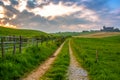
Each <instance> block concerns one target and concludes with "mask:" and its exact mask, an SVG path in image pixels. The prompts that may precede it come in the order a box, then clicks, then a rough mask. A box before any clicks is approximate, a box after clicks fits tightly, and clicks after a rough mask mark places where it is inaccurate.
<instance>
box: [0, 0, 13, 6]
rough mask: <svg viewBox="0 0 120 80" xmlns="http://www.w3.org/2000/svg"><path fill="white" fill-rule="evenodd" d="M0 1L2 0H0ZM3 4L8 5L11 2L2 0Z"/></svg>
mask: <svg viewBox="0 0 120 80" xmlns="http://www.w3.org/2000/svg"><path fill="white" fill-rule="evenodd" d="M0 1H2V0H0ZM3 4H4V5H10V4H11V3H10V0H4V1H3Z"/></svg>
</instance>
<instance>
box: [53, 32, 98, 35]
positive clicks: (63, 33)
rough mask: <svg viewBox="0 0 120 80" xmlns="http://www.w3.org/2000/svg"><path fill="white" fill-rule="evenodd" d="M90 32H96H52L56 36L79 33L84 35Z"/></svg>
mask: <svg viewBox="0 0 120 80" xmlns="http://www.w3.org/2000/svg"><path fill="white" fill-rule="evenodd" d="M92 33H96V32H57V33H52V34H53V35H57V36H79V35H86V34H92Z"/></svg>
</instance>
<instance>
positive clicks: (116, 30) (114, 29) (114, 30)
mask: <svg viewBox="0 0 120 80" xmlns="http://www.w3.org/2000/svg"><path fill="white" fill-rule="evenodd" d="M101 31H105V32H119V31H120V30H119V29H118V28H114V27H105V26H103V29H101Z"/></svg>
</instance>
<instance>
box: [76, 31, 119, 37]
mask: <svg viewBox="0 0 120 80" xmlns="http://www.w3.org/2000/svg"><path fill="white" fill-rule="evenodd" d="M116 35H120V32H96V33H91V34H89V33H88V34H83V35H79V36H75V37H84V38H88V37H89V38H102V37H108V36H116Z"/></svg>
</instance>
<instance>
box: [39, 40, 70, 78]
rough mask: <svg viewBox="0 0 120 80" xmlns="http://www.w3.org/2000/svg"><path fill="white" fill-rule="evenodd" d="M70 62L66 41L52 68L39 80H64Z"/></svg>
mask: <svg viewBox="0 0 120 80" xmlns="http://www.w3.org/2000/svg"><path fill="white" fill-rule="evenodd" d="M69 62H70V57H69V49H68V41H67V42H66V43H65V44H64V46H63V48H62V50H61V52H60V53H59V54H58V56H57V58H56V60H55V62H54V63H53V64H52V67H51V68H50V69H49V70H48V72H47V73H46V74H45V75H44V76H43V77H42V79H40V80H65V79H66V77H67V76H66V74H67V70H68V66H69Z"/></svg>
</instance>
